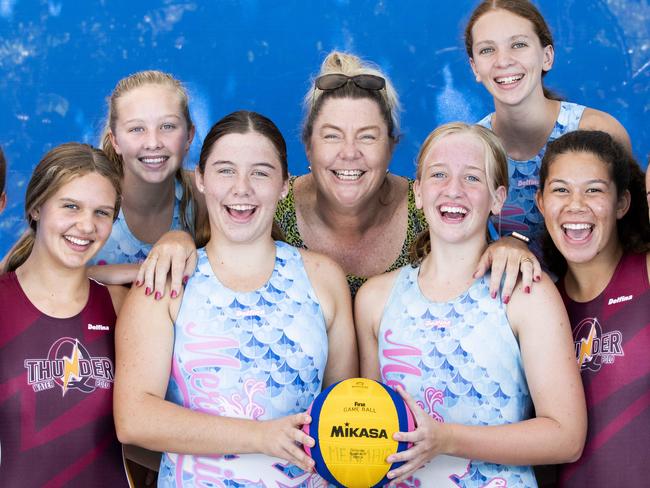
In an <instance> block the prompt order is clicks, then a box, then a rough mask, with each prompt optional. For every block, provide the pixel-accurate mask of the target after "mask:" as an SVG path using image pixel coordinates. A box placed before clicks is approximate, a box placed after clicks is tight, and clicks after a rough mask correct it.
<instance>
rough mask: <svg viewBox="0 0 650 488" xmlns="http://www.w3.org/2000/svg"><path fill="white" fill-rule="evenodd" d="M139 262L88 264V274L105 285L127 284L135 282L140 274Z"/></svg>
mask: <svg viewBox="0 0 650 488" xmlns="http://www.w3.org/2000/svg"><path fill="white" fill-rule="evenodd" d="M138 269H140V265H139V264H107V265H103V266H88V267H87V268H86V274H87V275H88V277H89V278H92V279H93V280H95V281H99V282H100V283H104V284H105V285H126V284H130V283H133V282H134V281H135V279H136V277H137V276H138Z"/></svg>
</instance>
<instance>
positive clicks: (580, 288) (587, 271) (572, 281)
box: [564, 241, 623, 302]
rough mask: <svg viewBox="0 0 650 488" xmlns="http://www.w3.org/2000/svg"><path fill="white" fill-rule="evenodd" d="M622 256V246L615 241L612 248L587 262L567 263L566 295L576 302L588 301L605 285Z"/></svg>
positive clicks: (598, 293) (601, 290)
mask: <svg viewBox="0 0 650 488" xmlns="http://www.w3.org/2000/svg"><path fill="white" fill-rule="evenodd" d="M622 256H623V247H622V246H621V244H620V242H618V241H616V243H615V245H614V246H612V249H609V250H607V251H603V252H601V253H599V254H598V255H597V256H596V257H595V258H594V259H591V260H590V261H589V262H587V263H571V262H569V263H568V270H567V273H566V276H565V277H564V288H565V290H566V293H567V295H569V297H571V299H573V300H575V301H577V302H588V301H590V300H593V299H594V298H596V297H597V296H598V295H600V294H601V293H602V292H603V290H604V289H605V288H606V287H607V285H608V284H609V282H610V281H611V279H612V276H613V275H614V271H616V267H617V266H618V262H619V261H620V260H621V257H622Z"/></svg>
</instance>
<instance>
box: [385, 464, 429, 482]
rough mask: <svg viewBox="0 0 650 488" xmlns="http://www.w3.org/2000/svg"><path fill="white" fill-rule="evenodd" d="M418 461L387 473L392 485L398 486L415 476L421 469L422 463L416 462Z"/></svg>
mask: <svg viewBox="0 0 650 488" xmlns="http://www.w3.org/2000/svg"><path fill="white" fill-rule="evenodd" d="M416 461H417V460H415V459H414V460H412V461H409V462H408V463H405V464H403V465H402V466H400V467H399V468H397V469H393V470H391V471H389V472H388V473H387V475H386V476H387V477H388V479H389V480H391V485H392V486H396V485H397V484H399V483H401V482H403V481H406V480H407V479H408V478H410V477H411V476H413V474H414V473H415V472H416V471H417V470H418V469H420V466H422V463H419V462H416Z"/></svg>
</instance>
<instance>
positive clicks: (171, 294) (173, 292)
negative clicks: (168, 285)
mask: <svg viewBox="0 0 650 488" xmlns="http://www.w3.org/2000/svg"><path fill="white" fill-rule="evenodd" d="M169 296H171V297H172V298H176V297H177V296H178V293H177V292H176V290H172V292H171V293H170V295H169Z"/></svg>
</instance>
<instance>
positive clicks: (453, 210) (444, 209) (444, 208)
mask: <svg viewBox="0 0 650 488" xmlns="http://www.w3.org/2000/svg"><path fill="white" fill-rule="evenodd" d="M440 211H441V212H443V213H459V214H466V213H467V210H466V209H464V208H463V207H450V206H448V205H443V206H441V207H440Z"/></svg>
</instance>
